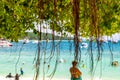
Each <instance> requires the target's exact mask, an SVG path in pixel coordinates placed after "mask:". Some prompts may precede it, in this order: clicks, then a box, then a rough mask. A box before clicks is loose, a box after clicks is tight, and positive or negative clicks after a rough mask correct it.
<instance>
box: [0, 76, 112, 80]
mask: <svg viewBox="0 0 120 80" xmlns="http://www.w3.org/2000/svg"><path fill="white" fill-rule="evenodd" d="M0 80H15V79H14V77H13V78H6V77H4V76H0ZM19 80H34V77H24V76H22V77H20V78H19ZM39 80H43V78H39ZM44 80H70V78H69V79H68V78H52V79H50V78H45V79H44ZM82 80H92V79H90V78H88V77H87V78H82ZM93 80H111V79H109V78H104V79H102V78H98V77H96V78H94V79H93Z"/></svg>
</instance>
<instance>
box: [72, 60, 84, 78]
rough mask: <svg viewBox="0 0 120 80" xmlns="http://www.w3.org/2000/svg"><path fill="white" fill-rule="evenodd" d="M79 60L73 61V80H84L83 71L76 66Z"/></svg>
mask: <svg viewBox="0 0 120 80" xmlns="http://www.w3.org/2000/svg"><path fill="white" fill-rule="evenodd" d="M76 65H77V62H76V61H73V62H72V67H71V68H70V74H71V80H82V77H81V75H82V72H81V71H80V70H79V69H78V68H77V67H76Z"/></svg>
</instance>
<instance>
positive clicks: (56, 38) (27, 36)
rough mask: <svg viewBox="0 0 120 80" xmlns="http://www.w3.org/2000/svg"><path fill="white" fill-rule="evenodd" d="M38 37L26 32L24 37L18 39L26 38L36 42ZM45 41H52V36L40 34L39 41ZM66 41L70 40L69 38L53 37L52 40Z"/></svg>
mask: <svg viewBox="0 0 120 80" xmlns="http://www.w3.org/2000/svg"><path fill="white" fill-rule="evenodd" d="M39 37H40V35H38V34H35V33H33V32H27V33H26V36H22V37H21V38H20V39H25V38H28V39H30V40H38V39H39ZM46 39H49V40H52V34H50V33H41V40H46ZM60 39H62V40H68V39H72V38H70V37H67V36H66V37H61V36H54V40H60Z"/></svg>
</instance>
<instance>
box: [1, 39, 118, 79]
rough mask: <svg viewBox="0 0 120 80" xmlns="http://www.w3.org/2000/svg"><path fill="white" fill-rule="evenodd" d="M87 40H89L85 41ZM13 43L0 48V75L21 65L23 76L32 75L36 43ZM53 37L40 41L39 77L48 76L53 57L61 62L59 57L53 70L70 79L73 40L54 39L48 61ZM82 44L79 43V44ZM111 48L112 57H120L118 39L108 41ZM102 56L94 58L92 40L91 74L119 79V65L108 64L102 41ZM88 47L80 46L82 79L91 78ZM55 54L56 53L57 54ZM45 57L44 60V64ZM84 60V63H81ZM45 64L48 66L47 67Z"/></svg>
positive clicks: (17, 70)
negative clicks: (92, 66) (116, 40)
mask: <svg viewBox="0 0 120 80" xmlns="http://www.w3.org/2000/svg"><path fill="white" fill-rule="evenodd" d="M86 43H88V42H86ZM12 44H13V46H12V47H9V48H0V69H1V70H0V76H6V75H7V74H8V73H9V72H11V73H12V74H13V75H15V73H16V72H17V73H20V68H23V70H24V76H25V77H34V73H35V62H34V60H35V58H36V53H37V49H38V48H37V46H38V45H37V43H33V41H30V42H29V43H27V44H23V42H22V41H20V42H18V43H15V42H13V43H12ZM52 44H53V43H52V41H49V42H48V43H46V42H45V41H42V42H41V46H42V47H41V48H40V50H41V54H40V57H41V60H40V61H41V62H40V63H41V64H40V66H41V67H40V77H43V75H44V73H45V76H46V77H49V76H50V74H51V73H52V72H53V71H54V69H55V62H56V59H57V58H58V60H61V59H62V60H64V62H62V63H60V62H59V61H58V64H57V67H56V72H55V74H54V77H55V78H66V79H67V80H69V79H70V73H69V68H70V67H71V62H72V61H73V53H74V51H73V50H74V47H73V46H74V45H73V41H70V42H69V41H60V42H59V41H55V51H54V55H51V56H53V58H52V59H51V61H50V58H49V56H50V53H51V50H52ZM80 45H81V44H80ZM109 45H110V49H111V50H112V53H113V54H114V56H113V57H114V61H115V60H116V61H118V62H119V61H120V43H117V44H113V43H111V42H109ZM102 49H103V52H102V55H103V56H102V60H100V61H99V62H98V63H97V61H96V60H97V58H96V53H97V52H96V50H97V48H96V43H95V42H94V43H93V54H94V66H95V67H96V69H95V70H94V73H95V75H94V78H96V77H101V78H102V79H103V80H119V79H120V76H119V75H120V66H118V67H113V66H111V63H110V62H111V56H110V50H109V47H108V43H103V44H102ZM89 54H90V53H89V52H88V48H81V60H82V62H81V63H80V64H79V65H78V67H79V69H80V70H81V71H82V73H83V76H82V77H83V80H86V79H87V78H90V76H91V75H90V58H89ZM57 55H59V56H58V57H57ZM44 57H45V61H46V63H45V64H44V65H43V62H44ZM83 64H84V66H83ZM48 65H50V67H49V68H48Z"/></svg>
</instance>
